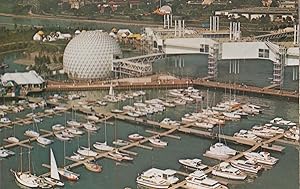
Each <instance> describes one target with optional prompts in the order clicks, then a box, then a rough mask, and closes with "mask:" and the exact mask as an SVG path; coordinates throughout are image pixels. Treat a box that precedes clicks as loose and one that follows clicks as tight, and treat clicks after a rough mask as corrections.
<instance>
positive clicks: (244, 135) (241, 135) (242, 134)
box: [233, 129, 262, 142]
mask: <svg viewBox="0 0 300 189" xmlns="http://www.w3.org/2000/svg"><path fill="white" fill-rule="evenodd" d="M233 137H235V138H238V139H241V140H245V141H249V142H261V140H262V139H261V138H260V137H258V136H256V135H255V134H254V133H253V132H251V131H247V130H244V129H241V130H240V131H239V132H237V133H234V135H233Z"/></svg>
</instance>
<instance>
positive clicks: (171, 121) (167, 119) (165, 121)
mask: <svg viewBox="0 0 300 189" xmlns="http://www.w3.org/2000/svg"><path fill="white" fill-rule="evenodd" d="M160 124H164V125H170V126H174V127H177V126H180V123H178V122H177V121H173V120H171V119H170V118H164V119H163V120H162V121H161V122H160Z"/></svg>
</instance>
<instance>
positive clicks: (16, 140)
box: [6, 136, 20, 143]
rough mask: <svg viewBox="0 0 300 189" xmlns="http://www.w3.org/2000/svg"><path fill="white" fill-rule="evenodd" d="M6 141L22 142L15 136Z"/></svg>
mask: <svg viewBox="0 0 300 189" xmlns="http://www.w3.org/2000/svg"><path fill="white" fill-rule="evenodd" d="M6 140H7V142H9V143H18V142H20V140H19V139H18V138H17V137H14V136H11V137H8V138H7V139H6Z"/></svg>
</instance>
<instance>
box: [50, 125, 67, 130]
mask: <svg viewBox="0 0 300 189" xmlns="http://www.w3.org/2000/svg"><path fill="white" fill-rule="evenodd" d="M64 129H65V127H64V126H63V125H61V124H55V125H53V126H52V130H53V131H61V130H64Z"/></svg>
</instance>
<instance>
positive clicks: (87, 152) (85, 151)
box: [77, 131, 98, 157]
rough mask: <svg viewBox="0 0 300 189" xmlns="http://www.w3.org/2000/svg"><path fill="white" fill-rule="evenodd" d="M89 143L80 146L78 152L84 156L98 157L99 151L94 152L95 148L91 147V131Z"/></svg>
mask: <svg viewBox="0 0 300 189" xmlns="http://www.w3.org/2000/svg"><path fill="white" fill-rule="evenodd" d="M88 145H89V147H88V148H86V147H82V146H81V147H79V148H78V150H77V153H78V154H80V155H83V156H87V157H96V156H97V155H98V153H97V152H94V151H93V150H91V148H90V132H89V131H88Z"/></svg>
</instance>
